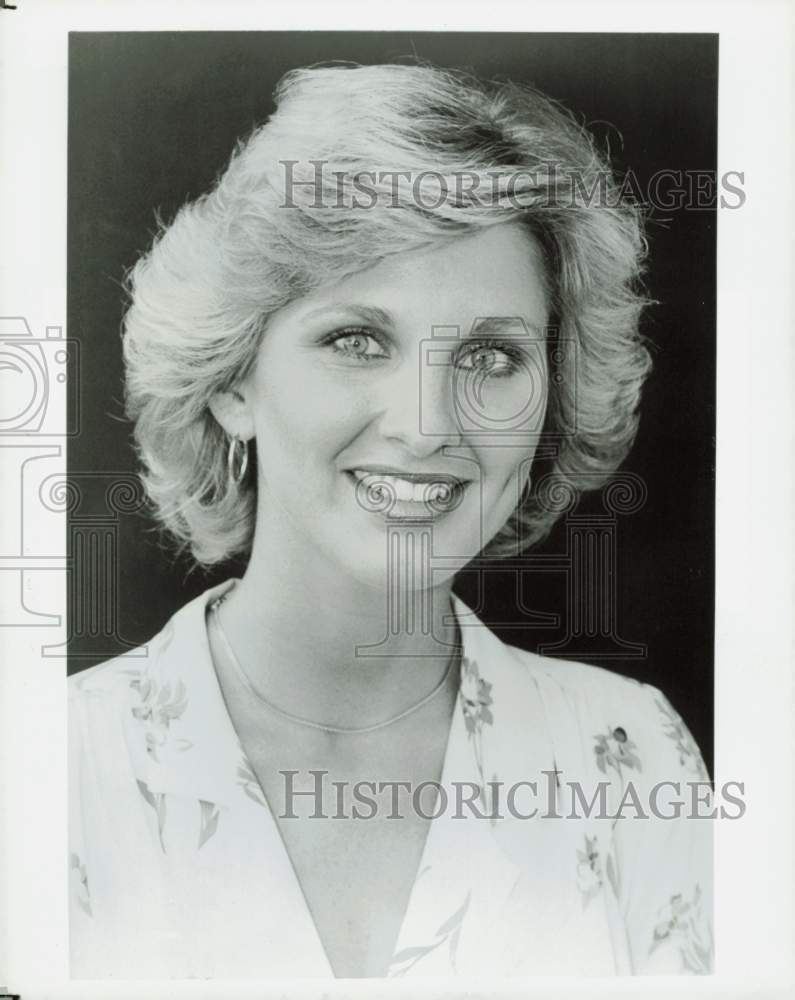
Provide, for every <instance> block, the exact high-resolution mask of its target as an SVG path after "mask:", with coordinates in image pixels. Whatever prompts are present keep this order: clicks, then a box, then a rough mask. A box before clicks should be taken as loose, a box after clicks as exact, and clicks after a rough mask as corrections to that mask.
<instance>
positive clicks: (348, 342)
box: [328, 330, 388, 361]
mask: <svg viewBox="0 0 795 1000" xmlns="http://www.w3.org/2000/svg"><path fill="white" fill-rule="evenodd" d="M328 343H330V344H331V345H332V347H333V348H334V350H335V351H336V352H338V353H339V354H343V355H345V357H348V358H353V359H355V360H357V361H374V360H377V359H378V358H385V357H387V356H388V355H387V354H386V352H385V351H384V350H383V348H382V347H381V344H380V343H379V342H378V341H377V340H376V338H375V337H374V336H373V335H372V334H371V333H366V332H365V331H364V330H350V331H347V332H345V331H343V332H342V333H338V334H335V335H334V336H333V337H332V338H330V340H329V341H328Z"/></svg>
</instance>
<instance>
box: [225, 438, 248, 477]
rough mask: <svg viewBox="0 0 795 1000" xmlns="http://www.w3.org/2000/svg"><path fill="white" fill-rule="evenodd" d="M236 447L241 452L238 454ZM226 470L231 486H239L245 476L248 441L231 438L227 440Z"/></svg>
mask: <svg viewBox="0 0 795 1000" xmlns="http://www.w3.org/2000/svg"><path fill="white" fill-rule="evenodd" d="M238 445H240V446H241V448H242V451H241V452H240V453H238V447H237V446H238ZM226 468H227V472H228V474H229V483H230V485H231V486H235V487H237V486H239V485H240V484H241V483H242V482H243V479H244V478H245V475H246V470H247V469H248V441H244V440H243V439H242V438H238V437H232V438H230V439H229V451H228V452H227V455H226Z"/></svg>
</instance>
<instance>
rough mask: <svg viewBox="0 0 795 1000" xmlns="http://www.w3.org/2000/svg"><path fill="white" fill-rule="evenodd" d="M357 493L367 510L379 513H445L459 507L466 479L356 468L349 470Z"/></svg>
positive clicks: (436, 474) (433, 474) (443, 475)
mask: <svg viewBox="0 0 795 1000" xmlns="http://www.w3.org/2000/svg"><path fill="white" fill-rule="evenodd" d="M348 475H349V476H350V477H351V478H352V479H353V481H354V483H355V484H356V486H357V493H358V494H360V496H362V497H363V498H364V500H365V501H366V503H367V505H368V507H369V506H372V509H378V510H380V511H382V512H383V511H384V510H387V509H388V510H389V511H390V512H391V513H400V512H401V510H405V509H408V511H410V510H411V509H412V508H413V509H414V510H425V511H428V510H430V511H434V512H436V513H445V512H446V511H448V510H452V509H453V508H454V507H456V506H458V503H459V502H460V499H461V496H462V495H463V492H464V490H465V488H466V486H467V485H468V483H469V480H464V479H459V478H458V477H456V476H451V475H449V474H448V473H417V472H404V471H402V470H401V471H397V470H392V469H380V468H378V469H374V468H371V467H369V468H357V469H350V470H348Z"/></svg>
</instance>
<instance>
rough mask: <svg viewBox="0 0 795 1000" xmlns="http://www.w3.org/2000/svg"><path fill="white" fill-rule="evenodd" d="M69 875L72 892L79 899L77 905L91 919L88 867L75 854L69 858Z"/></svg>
mask: <svg viewBox="0 0 795 1000" xmlns="http://www.w3.org/2000/svg"><path fill="white" fill-rule="evenodd" d="M69 873H70V876H71V880H72V891H73V892H74V894H75V898H76V899H77V905H78V906H79V907H80V909H81V910H82V911H83V912H84V913H86V914H88V916H89V917H91V916H93V914H92V912H91V893H90V892H89V889H88V876H87V875H86V866H85V865H84V864H83V863H82V862H81V861H80V858H79V857H78V856H77V855H76V854H74V853H73V854H71V855H70V856H69Z"/></svg>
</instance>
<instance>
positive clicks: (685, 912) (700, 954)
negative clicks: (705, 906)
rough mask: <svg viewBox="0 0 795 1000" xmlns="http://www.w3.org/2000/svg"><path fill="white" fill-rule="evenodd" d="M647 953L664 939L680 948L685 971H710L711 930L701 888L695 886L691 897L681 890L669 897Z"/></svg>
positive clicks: (701, 972) (652, 950)
mask: <svg viewBox="0 0 795 1000" xmlns="http://www.w3.org/2000/svg"><path fill="white" fill-rule="evenodd" d="M658 917H659V921H658V923H657V925H656V926H655V928H654V933H653V936H652V941H651V944H650V945H649V954H650V955H651V954H652V953H653V952H654V951H655V950H656V949H657V948H659V947H660V946H661V945H662V944H663V942H668V941H670V942H671V943H673V944H674V945H675V946H676V947H678V949H679V954H680V955H681V957H682V966H683V968H684V969H685V970H687V971H688V972H694V973H697V974H701V975H703V974H707V973H710V972H711V971H712V953H713V942H712V931H711V930H710V927H709V923H708V921H707V920H706V919H705V917H704V914H703V912H702V905H701V887H700V886H699V885H696V887H695V889H694V891H693V896H692V899H690V900H688V899H686V898H685V897H684V896H683V895H682V894H681V893H676V895H674V896H671V898H670V899H669V901H668V902H667V903H666V905H665V906H664V907H662V908H661V909H660V911H659V914H658Z"/></svg>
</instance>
